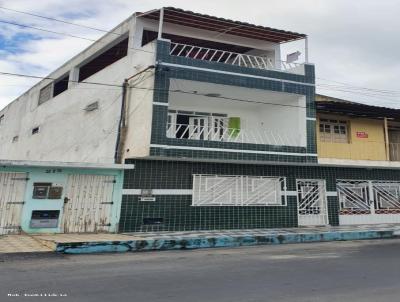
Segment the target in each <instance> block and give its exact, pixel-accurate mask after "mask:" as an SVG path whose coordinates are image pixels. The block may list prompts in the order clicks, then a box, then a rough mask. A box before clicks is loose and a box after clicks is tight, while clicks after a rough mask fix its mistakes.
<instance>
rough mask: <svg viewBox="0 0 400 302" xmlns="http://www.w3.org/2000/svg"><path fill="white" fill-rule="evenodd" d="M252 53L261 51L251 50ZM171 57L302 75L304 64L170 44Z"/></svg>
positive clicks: (263, 56) (268, 55) (264, 56)
mask: <svg viewBox="0 0 400 302" xmlns="http://www.w3.org/2000/svg"><path fill="white" fill-rule="evenodd" d="M251 52H253V53H260V52H262V51H261V50H256V49H253V50H251ZM170 55H171V56H178V57H185V58H190V59H195V60H202V61H208V62H215V63H223V64H229V65H234V66H239V67H247V68H256V69H262V70H274V71H281V72H288V73H294V74H300V75H304V73H305V70H304V64H302V63H296V62H290V63H289V62H285V61H277V60H275V58H274V56H273V55H271V53H265V54H260V55H253V54H250V53H248V52H247V53H238V52H232V51H228V50H222V49H213V48H207V47H202V46H196V45H189V44H182V43H175V42H171V48H170Z"/></svg>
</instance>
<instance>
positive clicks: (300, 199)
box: [297, 179, 329, 226]
mask: <svg viewBox="0 0 400 302" xmlns="http://www.w3.org/2000/svg"><path fill="white" fill-rule="evenodd" d="M325 192H326V190H325V180H321V179H315V180H314V179H302V180H297V207H298V208H297V211H298V218H299V225H303V226H308V225H327V224H328V223H329V221H328V211H327V203H326V193H325Z"/></svg>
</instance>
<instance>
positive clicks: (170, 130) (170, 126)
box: [167, 112, 180, 138]
mask: <svg viewBox="0 0 400 302" xmlns="http://www.w3.org/2000/svg"><path fill="white" fill-rule="evenodd" d="M167 118H168V120H167V137H170V138H176V129H177V127H180V125H177V124H176V113H172V112H168V116H167Z"/></svg>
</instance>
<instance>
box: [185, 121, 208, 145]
mask: <svg viewBox="0 0 400 302" xmlns="http://www.w3.org/2000/svg"><path fill="white" fill-rule="evenodd" d="M189 139H199V140H207V139H208V117H197V116H193V117H190V118H189Z"/></svg>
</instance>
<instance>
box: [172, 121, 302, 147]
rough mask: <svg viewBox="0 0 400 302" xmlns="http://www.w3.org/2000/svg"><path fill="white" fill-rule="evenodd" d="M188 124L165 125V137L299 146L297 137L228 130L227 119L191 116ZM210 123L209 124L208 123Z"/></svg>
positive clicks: (268, 131)
mask: <svg viewBox="0 0 400 302" xmlns="http://www.w3.org/2000/svg"><path fill="white" fill-rule="evenodd" d="M188 118H189V119H190V120H191V123H190V124H177V123H168V124H167V129H166V131H167V137H168V138H178V139H192V140H203V141H217V142H228V143H249V144H262V145H278V146H299V145H300V144H301V140H300V138H299V136H295V135H291V134H288V133H283V132H281V133H279V132H277V131H271V130H262V129H248V130H244V129H240V128H229V127H226V126H225V125H226V124H228V123H229V120H228V119H222V118H215V117H208V116H193V117H188ZM210 121H211V123H210Z"/></svg>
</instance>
